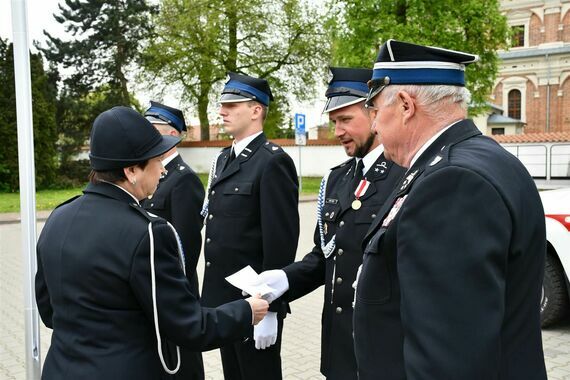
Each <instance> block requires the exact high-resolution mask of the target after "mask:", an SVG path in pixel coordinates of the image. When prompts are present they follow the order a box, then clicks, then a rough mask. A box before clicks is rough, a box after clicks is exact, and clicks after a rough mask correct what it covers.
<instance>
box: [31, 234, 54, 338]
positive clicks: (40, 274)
mask: <svg viewBox="0 0 570 380" xmlns="http://www.w3.org/2000/svg"><path fill="white" fill-rule="evenodd" d="M43 232H44V231H42V234H41V235H40V238H39V239H38V244H37V247H36V251H37V260H38V263H37V266H38V270H37V272H36V280H35V290H36V303H37V305H38V312H39V314H40V317H41V318H42V321H43V323H44V325H46V326H47V327H49V328H50V329H53V308H52V306H51V299H50V295H49V291H48V288H47V284H46V279H45V276H44V268H43V263H42V254H41V251H42V250H41V248H40V247H41V246H42V241H43V236H44V235H43Z"/></svg>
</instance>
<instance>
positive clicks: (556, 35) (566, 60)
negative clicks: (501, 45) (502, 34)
mask: <svg viewBox="0 0 570 380" xmlns="http://www.w3.org/2000/svg"><path fill="white" fill-rule="evenodd" d="M501 9H502V11H503V12H504V14H505V15H506V16H507V20H508V23H509V25H510V26H511V27H512V28H513V31H514V37H513V41H512V43H513V47H512V48H511V49H510V50H508V51H501V52H499V57H500V58H501V60H502V62H501V63H500V66H499V75H498V77H497V80H496V82H495V87H494V89H493V92H492V95H491V102H492V103H494V104H495V105H497V106H498V107H500V108H501V109H502V111H503V116H505V117H509V118H511V119H514V120H520V121H521V122H522V123H524V127H523V128H522V130H523V131H524V133H538V132H569V131H570V80H568V77H569V76H570V12H569V11H570V0H557V1H554V0H542V1H537V0H502V1H501ZM500 129H501V126H500V125H499V126H489V127H488V130H487V133H488V134H505V133H506V134H509V131H508V130H505V129H503V130H500ZM501 132H502V133H501Z"/></svg>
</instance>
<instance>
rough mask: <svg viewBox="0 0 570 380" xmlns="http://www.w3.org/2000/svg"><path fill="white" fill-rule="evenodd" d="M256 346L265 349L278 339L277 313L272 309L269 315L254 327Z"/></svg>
mask: <svg viewBox="0 0 570 380" xmlns="http://www.w3.org/2000/svg"><path fill="white" fill-rule="evenodd" d="M253 339H254V340H255V348H257V349H258V350H265V349H266V348H267V347H269V346H272V345H274V344H275V342H276V341H277V313H276V312H273V311H270V312H268V313H267V316H266V317H265V318H264V319H263V320H262V321H261V322H260V323H259V324H258V325H257V326H255V327H254V328H253Z"/></svg>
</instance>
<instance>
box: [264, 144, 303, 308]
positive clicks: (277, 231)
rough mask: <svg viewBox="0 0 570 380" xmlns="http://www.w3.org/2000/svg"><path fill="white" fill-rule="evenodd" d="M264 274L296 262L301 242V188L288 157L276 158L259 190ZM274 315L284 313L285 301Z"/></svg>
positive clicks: (277, 156)
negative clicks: (266, 271)
mask: <svg viewBox="0 0 570 380" xmlns="http://www.w3.org/2000/svg"><path fill="white" fill-rule="evenodd" d="M260 207H261V210H260V214H261V233H262V239H263V270H268V269H281V268H283V267H285V266H286V265H288V264H291V263H292V262H293V261H294V260H295V253H296V251H297V243H298V239H299V187H298V181H297V172H296V170H295V165H294V164H293V161H292V160H291V157H289V156H288V155H287V154H284V153H282V154H275V155H273V156H272V157H271V158H270V159H269V162H268V164H267V165H266V167H265V170H264V172H263V175H262V177H261V186H260ZM270 310H271V311H282V310H283V301H281V302H279V301H276V302H273V303H272V304H271V307H270Z"/></svg>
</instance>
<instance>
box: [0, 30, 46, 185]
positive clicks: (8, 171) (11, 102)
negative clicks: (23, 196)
mask: <svg viewBox="0 0 570 380" xmlns="http://www.w3.org/2000/svg"><path fill="white" fill-rule="evenodd" d="M13 55H14V53H13V46H12V44H8V42H7V41H5V40H2V39H0V87H1V88H2V91H1V92H0V110H2V112H0V141H2V144H0V190H2V191H16V190H17V189H18V186H19V182H18V181H19V177H18V135H17V124H16V122H17V120H16V94H15V84H14V59H13ZM30 71H31V79H32V112H33V134H34V155H35V169H36V186H37V187H38V188H46V187H49V186H51V185H52V184H53V183H54V182H55V180H56V176H57V157H56V156H57V153H56V149H55V142H56V140H57V130H56V128H57V127H56V121H55V108H56V104H55V98H56V93H57V90H56V83H57V75H56V74H55V73H54V72H53V71H51V72H47V73H46V72H45V71H44V67H43V59H42V57H41V55H39V54H30Z"/></svg>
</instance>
